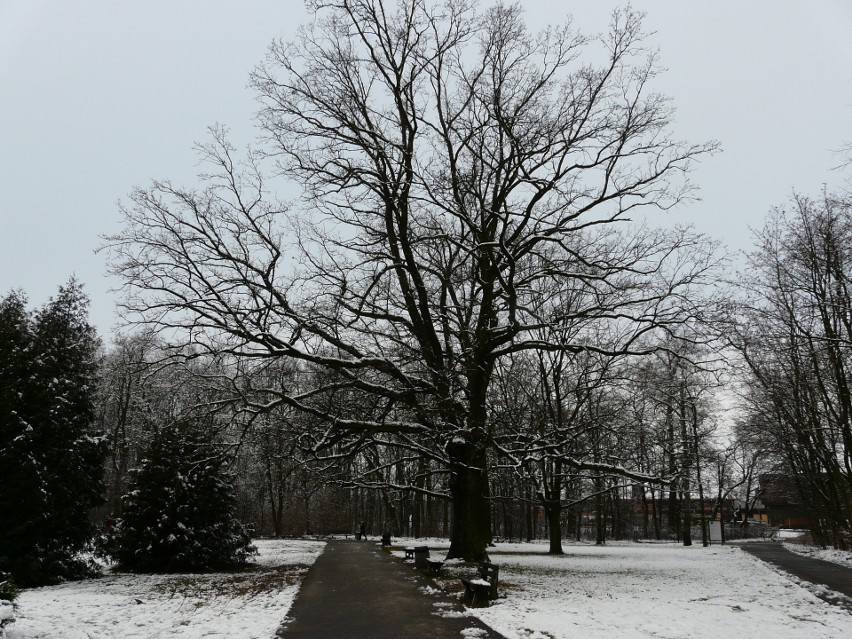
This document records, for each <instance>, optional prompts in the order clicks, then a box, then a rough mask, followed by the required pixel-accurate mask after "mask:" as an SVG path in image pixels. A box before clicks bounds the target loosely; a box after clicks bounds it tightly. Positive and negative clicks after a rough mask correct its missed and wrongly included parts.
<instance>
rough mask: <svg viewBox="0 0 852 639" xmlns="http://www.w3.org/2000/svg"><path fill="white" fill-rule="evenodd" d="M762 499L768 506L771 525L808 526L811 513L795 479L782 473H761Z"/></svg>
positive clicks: (767, 512)
mask: <svg viewBox="0 0 852 639" xmlns="http://www.w3.org/2000/svg"><path fill="white" fill-rule="evenodd" d="M758 482H759V485H760V501H761V502H763V505H764V506H765V508H766V514H767V515H768V518H769V525H770V526H775V527H777V528H808V527H810V515H809V513H808V509H807V508H806V507H805V505H804V504H802V501H801V498H800V497H799V491H798V489H797V487H796V482H795V480H794V479H793V478H792V477H790V476H788V475H782V474H780V473H771V474H765V475H761V476H760V477H759V479H758Z"/></svg>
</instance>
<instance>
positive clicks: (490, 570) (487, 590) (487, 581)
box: [461, 562, 500, 606]
mask: <svg viewBox="0 0 852 639" xmlns="http://www.w3.org/2000/svg"><path fill="white" fill-rule="evenodd" d="M499 575H500V566H498V565H496V564H492V563H487V562H483V563H481V564H479V568H478V570H477V576H476V577H475V578H474V579H465V578H464V577H461V582H462V584H463V585H464V599H465V601H469V602H470V604H471V605H472V606H476V605H478V604H485V603H488V601H489V600H490V599H497V582H498V580H499Z"/></svg>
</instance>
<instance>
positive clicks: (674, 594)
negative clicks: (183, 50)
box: [398, 540, 852, 639]
mask: <svg viewBox="0 0 852 639" xmlns="http://www.w3.org/2000/svg"><path fill="white" fill-rule="evenodd" d="M398 543H405V541H403V542H398ZM415 543H417V542H414V543H412V544H411V545H414V544H415ZM420 543H423V542H420ZM426 543H428V545H429V546H430V548H431V549H432V550H431V555H432V557H433V558H442V557H443V556H444V554H445V550H446V548H447V544H446V542H444V543H441V542H436V541H435V540H429V541H428V542H426ZM546 551H547V547H546V545H544V544H499V546H498V547H497V548H495V549H492V550H490V551H489V556H490V557H491V560H492V561H493V562H494V563H496V564H499V565H500V586H501V587H500V591H501V596H500V598H499V599H498V600H497V601H496V602H492V604H491V605H490V606H489V607H488V608H477V609H472V610H469V613H470V614H474V615H476V616H477V617H479V618H480V619H482V620H483V621H484V622H485V623H487V624H489V625H490V626H491V627H493V628H494V629H495V630H497V631H499V632H501V633H502V634H504V635H505V636H506V637H508V638H509V639H563V638H564V639H569V638H571V639H573V638H575V637H583V638H584V639H598V638H600V639H612V638H613V637H618V638H619V639H630V638H640V637H641V638H646V637H659V638H671V639H693V638H705V637H706V638H707V639H718V638H719V637H772V638H773V639H787V638H789V639H801V638H803V637H808V638H809V639H818V638H823V639H828V638H838V639H839V638H841V637H842V638H844V639H845V638H847V637H850V636H852V616H850V614H849V613H848V612H845V611H844V610H843V609H841V608H838V607H835V606H832V605H830V604H828V603H826V602H824V601H822V600H821V599H819V598H817V597H816V596H815V595H813V594H811V592H809V591H808V590H807V589H805V588H803V587H802V586H799V585H798V584H797V583H796V582H795V581H794V580H792V579H789V578H787V577H785V576H783V575H781V574H779V573H777V572H775V571H774V570H772V569H771V568H769V567H768V566H766V565H765V564H763V563H762V562H761V561H759V560H758V559H756V558H754V557H751V556H750V555H747V554H746V553H744V552H742V551H741V550H740V549H739V548H737V547H735V546H712V547H710V548H702V546H701V544H700V543H699V544H698V545H694V546H692V547H689V548H684V547H683V546H680V545H675V544H615V543H613V544H609V545H606V546H594V545H567V544H566V546H565V552H566V554H565V556H563V557H551V556H548V555H546V554H544V553H546ZM399 554H400V555H402V554H403V553H402V552H401V551H400V553H399ZM444 572H445V573H447V575H448V576H447V577H445V578H444V579H442V584H443V585H444V586H445V588H447V589H454V588H455V587H456V586H457V584H456V583H454V582H456V581H457V580H455V579H454V577H453V575H457V574H463V573H464V574H469V573H470V572H471V569H470V568H462V567H460V566H459V565H458V564H452V565H450V566H447V567H446V568H445V570H444Z"/></svg>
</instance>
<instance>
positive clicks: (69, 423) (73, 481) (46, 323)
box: [0, 280, 105, 585]
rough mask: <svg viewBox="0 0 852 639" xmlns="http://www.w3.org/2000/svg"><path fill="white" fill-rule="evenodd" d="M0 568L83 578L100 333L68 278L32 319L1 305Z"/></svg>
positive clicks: (96, 484) (31, 579) (12, 298)
mask: <svg viewBox="0 0 852 639" xmlns="http://www.w3.org/2000/svg"><path fill="white" fill-rule="evenodd" d="M0 315H2V317H0V325H2V329H0V358H1V359H2V362H3V364H2V368H0V396H2V400H3V401H2V405H3V408H2V409H0V486H2V487H3V488H2V491H0V509H1V510H0V513H2V520H3V522H4V525H3V526H2V527H0V570H6V571H8V572H10V573H11V574H12V576H13V577H14V579H15V581H16V582H17V583H18V584H20V585H35V584H42V583H50V582H52V581H55V580H57V579H60V578H74V577H79V576H82V575H85V574H87V573H88V572H89V568H88V566H87V564H86V563H85V562H82V561H81V560H80V559H79V558H78V554H79V551H80V550H82V549H83V547H84V546H85V545H86V543H87V542H88V541H89V540H90V538H91V534H92V527H91V524H90V522H89V517H88V515H89V511H90V509H91V508H92V507H93V506H95V505H96V504H97V503H99V501H100V499H101V492H102V491H101V483H100V478H101V474H102V470H103V454H104V452H105V449H104V446H103V444H102V441H101V438H99V437H98V436H96V434H95V433H93V432H92V428H93V416H94V405H93V393H94V389H95V376H96V373H97V369H96V356H97V350H98V346H99V344H98V339H97V336H96V333H95V330H94V328H93V327H92V326H91V325H90V324H89V323H88V298H87V297H86V295H85V294H84V293H83V290H82V287H81V285H80V284H79V283H77V282H76V281H74V280H71V281H70V282H69V283H68V284H67V285H66V286H64V287H60V289H59V294H58V295H57V296H56V297H55V298H53V299H51V300H50V301H49V302H48V303H47V304H46V305H45V306H44V307H43V308H42V309H40V310H38V311H37V312H36V313H35V314H34V315H32V316H31V315H30V314H28V313H27V312H26V300H25V298H24V297H23V295H21V294H19V293H13V294H10V295H9V296H7V297H6V298H5V299H4V300H3V302H2V304H0Z"/></svg>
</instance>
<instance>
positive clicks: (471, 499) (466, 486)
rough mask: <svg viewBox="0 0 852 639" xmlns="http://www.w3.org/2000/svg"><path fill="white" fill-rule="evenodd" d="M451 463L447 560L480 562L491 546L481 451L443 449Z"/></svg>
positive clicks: (463, 445) (457, 446)
mask: <svg viewBox="0 0 852 639" xmlns="http://www.w3.org/2000/svg"><path fill="white" fill-rule="evenodd" d="M447 452H448V453H449V454H450V456H451V459H452V464H451V471H452V474H451V476H450V486H449V487H450V497H451V498H452V501H453V506H452V507H453V526H452V533H451V535H450V550H449V552H448V553H447V559H457V558H459V559H465V560H467V561H481V560H482V558H483V556H484V555H485V548H486V547H487V546H488V544H489V543H491V503H490V499H489V488H488V473H487V470H486V468H487V466H486V462H487V458H486V453H485V449H484V448H482V447H480V446H477V445H475V444H473V443H470V442H453V443H451V444H450V445H448V446H447Z"/></svg>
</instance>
